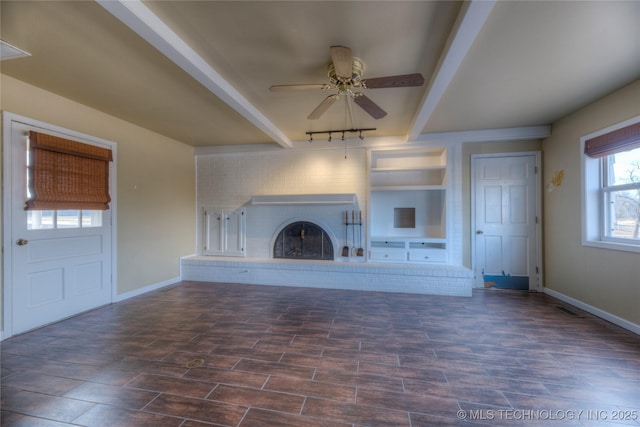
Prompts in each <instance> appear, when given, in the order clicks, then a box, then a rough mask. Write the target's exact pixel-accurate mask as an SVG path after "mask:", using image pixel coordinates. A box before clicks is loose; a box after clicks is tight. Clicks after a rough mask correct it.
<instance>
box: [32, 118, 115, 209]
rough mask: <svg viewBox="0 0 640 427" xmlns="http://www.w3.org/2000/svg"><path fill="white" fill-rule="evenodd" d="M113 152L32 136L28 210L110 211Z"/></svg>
mask: <svg viewBox="0 0 640 427" xmlns="http://www.w3.org/2000/svg"><path fill="white" fill-rule="evenodd" d="M112 160H113V157H112V154H111V150H109V149H107V148H102V147H97V146H94V145H89V144H83V143H80V142H76V141H71V140H68V139H64V138H59V137H56V136H52V135H47V134H43V133H38V132H33V131H32V132H29V167H28V172H27V173H28V188H29V198H28V200H27V202H26V206H25V209H27V210H61V209H86V210H106V209H109V202H110V201H111V196H109V162H111V161H112Z"/></svg>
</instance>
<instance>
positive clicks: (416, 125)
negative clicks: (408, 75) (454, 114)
mask: <svg viewBox="0 0 640 427" xmlns="http://www.w3.org/2000/svg"><path fill="white" fill-rule="evenodd" d="M495 4H496V1H494V0H472V1H471V2H470V3H469V4H468V5H467V8H466V9H464V10H463V15H462V16H461V17H459V18H458V21H457V22H456V26H455V27H454V33H453V37H451V38H450V39H449V41H448V44H447V47H446V48H445V54H444V56H443V57H442V58H441V59H440V62H439V64H438V68H437V71H436V73H435V74H434V76H433V78H432V79H431V81H430V82H429V87H428V88H427V92H426V94H425V96H424V98H423V99H422V106H421V107H420V110H419V111H418V113H417V114H416V116H415V117H414V119H413V122H412V124H411V128H410V130H409V134H408V136H407V140H408V141H414V140H417V139H418V138H419V137H420V134H421V132H422V130H423V129H424V127H425V126H426V125H427V122H428V121H429V119H430V118H431V115H432V114H433V112H434V111H435V109H436V107H437V106H438V103H439V102H440V99H441V98H442V95H443V94H444V92H445V90H446V89H447V87H449V84H450V83H451V81H452V80H453V78H454V76H455V75H456V72H457V71H458V68H460V64H462V60H463V59H464V57H465V56H466V55H467V52H469V49H470V48H471V45H472V44H473V42H474V41H475V39H476V37H477V36H478V34H479V33H480V30H481V29H482V27H483V26H484V24H485V22H486V21H487V18H488V17H489V15H490V14H491V11H492V10H493V7H494V6H495Z"/></svg>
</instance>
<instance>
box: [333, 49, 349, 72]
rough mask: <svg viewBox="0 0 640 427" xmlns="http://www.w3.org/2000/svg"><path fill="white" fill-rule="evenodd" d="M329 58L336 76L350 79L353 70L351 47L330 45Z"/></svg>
mask: <svg viewBox="0 0 640 427" xmlns="http://www.w3.org/2000/svg"><path fill="white" fill-rule="evenodd" d="M331 60H332V61H333V67H334V69H335V72H336V77H338V78H343V79H350V78H351V77H352V76H351V74H352V72H353V57H352V55H351V49H349V48H348V47H344V46H331Z"/></svg>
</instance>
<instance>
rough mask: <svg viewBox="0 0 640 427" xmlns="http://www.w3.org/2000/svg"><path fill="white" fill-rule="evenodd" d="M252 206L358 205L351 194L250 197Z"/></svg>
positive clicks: (355, 198) (356, 198)
mask: <svg viewBox="0 0 640 427" xmlns="http://www.w3.org/2000/svg"><path fill="white" fill-rule="evenodd" d="M251 204H252V205H354V206H357V205H358V197H357V195H356V194H353V193H344V194H274V195H267V196H251Z"/></svg>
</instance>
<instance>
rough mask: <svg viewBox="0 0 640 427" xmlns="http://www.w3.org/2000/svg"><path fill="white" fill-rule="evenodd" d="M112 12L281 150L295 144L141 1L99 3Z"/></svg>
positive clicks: (97, 0) (119, 0) (98, 0)
mask: <svg viewBox="0 0 640 427" xmlns="http://www.w3.org/2000/svg"><path fill="white" fill-rule="evenodd" d="M96 2H97V3H98V4H100V5H101V6H102V7H104V8H105V9H106V10H107V11H109V13H111V14H112V15H113V16H115V17H116V18H117V19H119V20H120V21H121V22H122V23H123V24H125V25H126V26H127V27H129V28H130V29H131V30H132V31H134V32H136V33H137V34H138V35H139V36H140V37H142V38H143V39H144V40H146V41H147V42H149V43H150V44H151V45H152V46H154V47H155V48H156V49H158V50H159V51H160V52H161V53H162V54H163V55H165V56H166V57H167V58H169V59H170V60H171V61H173V62H174V63H175V64H176V65H178V66H179V67H180V68H182V69H183V70H184V71H186V72H187V73H188V74H189V75H190V76H191V77H193V78H194V79H196V80H197V81H198V82H199V83H200V84H202V85H203V86H204V87H206V88H207V89H208V90H209V91H210V92H211V93H213V94H214V95H216V96H217V97H218V98H220V99H221V100H222V101H224V102H225V103H226V104H227V105H229V106H230V107H231V108H233V109H234V110H235V111H237V112H238V113H239V114H240V115H242V116H243V117H244V118H245V119H247V120H248V121H249V122H251V123H252V124H253V125H254V126H256V127H257V128H258V129H260V130H261V131H262V132H264V133H265V134H267V135H268V136H269V137H270V138H273V140H274V141H275V142H277V143H278V144H280V145H281V146H282V147H285V148H291V147H292V143H291V140H289V138H287V136H286V135H285V134H284V133H282V131H280V129H278V128H277V127H276V126H275V125H274V124H273V123H272V122H271V121H270V120H269V119H267V118H266V117H265V116H264V115H263V114H262V113H261V112H260V111H258V109H257V108H256V107H254V106H253V105H252V104H251V103H250V102H249V101H248V100H247V99H246V98H245V97H244V96H242V95H241V94H240V92H238V91H237V90H236V89H235V88H234V87H233V86H231V85H230V84H229V83H228V82H227V81H226V80H225V79H223V78H222V76H220V74H218V73H217V72H216V71H215V70H214V69H213V68H212V67H211V66H210V65H209V64H208V63H207V62H206V61H205V60H204V59H203V58H202V57H201V56H200V55H198V53H197V52H196V51H195V50H193V49H192V48H191V46H189V45H188V44H187V43H185V41H184V40H182V39H181V38H180V37H178V35H177V34H176V33H175V32H173V30H171V28H169V26H167V25H166V24H165V23H164V22H162V21H161V20H160V18H158V17H157V16H156V15H155V14H154V13H153V12H151V10H149V8H147V7H146V6H145V5H144V4H143V3H142V1H140V0H96Z"/></svg>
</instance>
